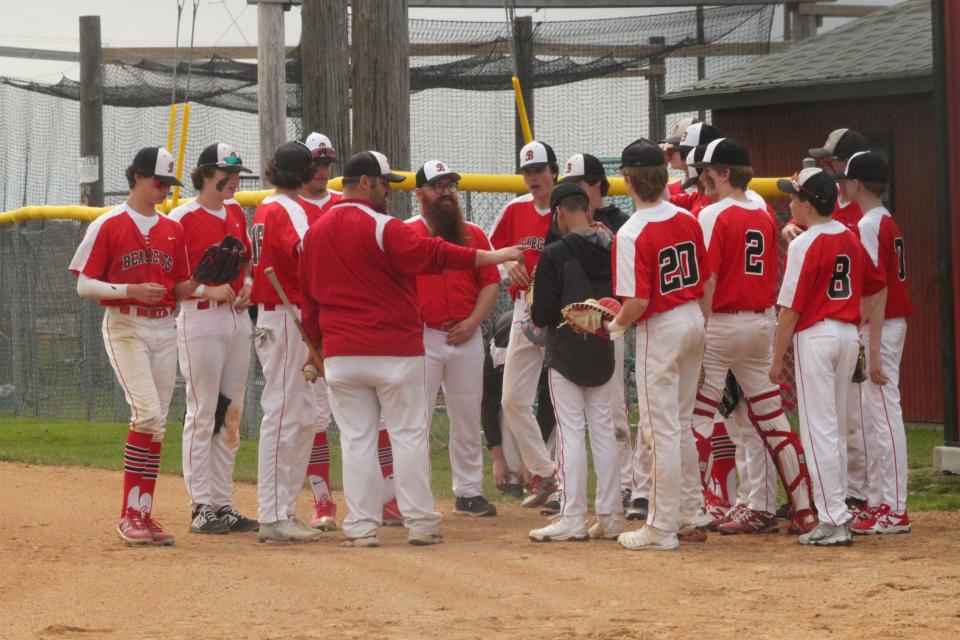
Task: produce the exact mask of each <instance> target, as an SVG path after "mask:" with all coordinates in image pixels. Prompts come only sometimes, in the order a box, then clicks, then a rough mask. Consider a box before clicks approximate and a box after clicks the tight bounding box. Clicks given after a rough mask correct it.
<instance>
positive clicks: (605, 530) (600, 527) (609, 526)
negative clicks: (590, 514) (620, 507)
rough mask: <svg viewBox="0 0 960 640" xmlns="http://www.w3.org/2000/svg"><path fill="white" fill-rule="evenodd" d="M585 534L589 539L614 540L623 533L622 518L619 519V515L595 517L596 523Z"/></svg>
mask: <svg viewBox="0 0 960 640" xmlns="http://www.w3.org/2000/svg"><path fill="white" fill-rule="evenodd" d="M587 533H589V534H590V537H591V538H602V539H604V540H616V539H617V536H619V535H620V534H621V533H623V518H621V517H620V514H619V513H611V514H609V515H605V516H597V521H596V522H594V523H593V526H591V527H590V530H589V531H588V532H587Z"/></svg>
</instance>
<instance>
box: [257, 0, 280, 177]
mask: <svg viewBox="0 0 960 640" xmlns="http://www.w3.org/2000/svg"><path fill="white" fill-rule="evenodd" d="M284 58H285V49H284V42H283V5H280V4H272V3H265V2H261V3H259V4H257V107H258V110H259V112H260V175H261V176H262V175H264V171H265V169H266V167H267V161H268V160H269V159H270V158H272V157H273V152H274V151H276V149H277V147H279V146H280V145H281V144H283V143H284V142H285V141H286V137H287V89H286V79H287V76H286V67H285V65H284Z"/></svg>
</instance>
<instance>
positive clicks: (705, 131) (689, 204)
mask: <svg viewBox="0 0 960 640" xmlns="http://www.w3.org/2000/svg"><path fill="white" fill-rule="evenodd" d="M722 137H723V134H722V133H720V130H719V129H717V128H716V127H714V126H713V125H710V124H707V123H705V122H695V123H693V124H691V125H690V126H689V127H687V128H686V129H685V130H684V131H683V133H682V135H681V136H680V140H679V141H678V142H677V146H676V149H677V151H678V153H679V156H680V158H682V159H683V160H682V162H681V168H682V169H684V170H685V171H686V172H687V178H686V179H685V180H682V181H681V180H677V181H675V182H671V183H670V184H669V185H667V192H668V193H667V195H668V198H667V199H668V200H670V202H671V204H675V205H676V206H678V207H680V208H681V209H686V210H687V211H689V212H690V213H692V214H693V215H694V216H696V215H699V213H700V210H701V209H703V208H704V207H706V206H709V205H710V199H709V198H707V196H706V195H704V193H703V188H702V187H700V186H699V183H698V180H697V176H698V171H697V169H696V168H695V167H691V166H690V164H691V162H693V157H694V155H695V154H694V151H695V150H696V148H697V147H698V146H700V145H707V144H709V143H711V142H713V141H714V140H716V139H717V138H722Z"/></svg>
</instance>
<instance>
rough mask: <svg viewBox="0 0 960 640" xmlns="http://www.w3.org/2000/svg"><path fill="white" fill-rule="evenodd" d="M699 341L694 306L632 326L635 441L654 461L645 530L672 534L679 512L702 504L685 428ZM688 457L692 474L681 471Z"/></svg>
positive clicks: (695, 379) (692, 448) (697, 367)
mask: <svg viewBox="0 0 960 640" xmlns="http://www.w3.org/2000/svg"><path fill="white" fill-rule="evenodd" d="M703 340H704V329H703V314H702V313H700V307H699V306H698V305H697V303H695V302H689V303H687V304H683V305H680V306H679V307H675V308H674V309H671V310H669V311H665V312H663V313H658V314H655V315H654V316H653V317H651V318H648V319H647V320H645V321H644V322H641V323H640V324H639V325H638V326H637V341H636V342H637V347H636V358H637V398H638V401H639V409H640V413H639V418H640V420H639V425H638V434H639V435H638V439H642V440H643V441H644V442H645V443H647V444H648V446H649V447H650V450H651V452H652V458H653V469H652V478H653V482H652V486H651V488H650V498H649V500H650V509H649V512H648V514H647V525H648V526H651V527H653V528H655V529H657V530H658V531H661V532H664V533H676V531H677V528H678V526H677V525H678V521H679V516H680V511H681V509H683V510H684V511H687V510H690V511H692V510H694V509H695V508H697V507H694V505H696V504H697V503H698V502H699V503H701V504H702V498H700V494H701V491H700V486H701V485H700V476H699V470H698V468H697V454H696V445H695V444H694V441H693V432H692V431H691V430H690V424H691V416H692V414H693V405H694V401H695V399H696V394H697V382H698V381H699V378H700V356H701V354H702V353H703ZM691 456H692V466H693V469H692V471H691V470H687V469H685V467H687V466H689V465H690V458H691ZM691 478H692V481H691Z"/></svg>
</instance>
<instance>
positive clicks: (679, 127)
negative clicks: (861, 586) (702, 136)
mask: <svg viewBox="0 0 960 640" xmlns="http://www.w3.org/2000/svg"><path fill="white" fill-rule="evenodd" d="M696 121H697V119H696V118H694V117H692V116H687V117H686V118H680V120H678V121H677V124H676V125H675V126H674V127H673V132H672V133H671V134H670V137H668V138H665V139H664V140H663V142H664V143H665V144H672V145H673V146H677V145H678V144H680V138H682V137H683V133H684V132H685V131H686V130H687V129H689V128H690V127H691V126H692V125H693V123H695V122H696Z"/></svg>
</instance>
